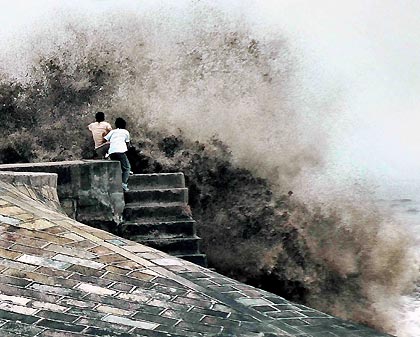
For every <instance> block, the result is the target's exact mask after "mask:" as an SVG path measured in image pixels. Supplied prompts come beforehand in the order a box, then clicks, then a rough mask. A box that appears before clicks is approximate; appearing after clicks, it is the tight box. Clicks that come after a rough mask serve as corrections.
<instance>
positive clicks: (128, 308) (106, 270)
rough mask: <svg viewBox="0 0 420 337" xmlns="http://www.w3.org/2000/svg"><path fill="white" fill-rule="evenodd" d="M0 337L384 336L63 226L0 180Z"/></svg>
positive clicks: (146, 250) (62, 219)
mask: <svg viewBox="0 0 420 337" xmlns="http://www.w3.org/2000/svg"><path fill="white" fill-rule="evenodd" d="M0 336H2V337H8V336H39V337H58V336H60V337H79V336H156V337H161V336H173V337H175V336H191V337H197V336H240V337H246V336H253V337H257V336H258V337H264V336H300V337H303V336H306V337H309V336H319V337H321V336H322V337H334V336H342V337H343V336H348V337H363V336H365V337H368V336H370V337H374V336H378V337H379V336H386V335H384V334H380V333H377V332H375V331H373V330H371V329H368V328H366V327H363V326H360V325H356V324H352V323H349V322H345V321H342V320H340V319H337V318H335V317H332V316H329V315H326V314H324V313H321V312H319V311H316V310H313V309H310V308H307V307H305V306H302V305H297V304H294V303H291V302H289V301H286V300H284V299H283V298H281V297H278V296H275V295H273V294H270V293H268V292H265V291H261V290H258V289H255V288H253V287H250V286H247V285H245V284H242V283H240V282H237V281H235V280H232V279H229V278H227V277H224V276H222V275H219V274H217V273H215V272H212V271H209V270H208V269H205V268H202V267H199V266H197V265H195V264H192V263H190V262H188V261H185V260H181V259H178V258H174V257H171V256H169V255H167V254H165V253H163V252H160V251H157V250H154V249H153V248H150V247H147V246H144V245H141V244H138V243H135V242H132V241H129V240H125V239H121V238H119V237H116V236H114V235H112V234H109V233H107V232H104V231H101V230H98V229H94V228H91V227H88V226H86V225H83V224H81V223H78V222H76V221H75V220H72V219H69V218H67V217H66V216H64V215H63V214H62V213H58V212H57V211H56V210H53V209H50V208H48V207H47V204H46V203H43V202H42V200H39V198H37V199H31V198H30V197H29V196H27V195H24V194H22V193H21V192H19V191H18V190H17V189H15V188H13V187H12V186H11V185H8V184H4V183H2V182H0Z"/></svg>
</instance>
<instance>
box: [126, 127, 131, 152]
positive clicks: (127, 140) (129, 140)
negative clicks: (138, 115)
mask: <svg viewBox="0 0 420 337" xmlns="http://www.w3.org/2000/svg"><path fill="white" fill-rule="evenodd" d="M125 143H126V144H127V149H129V148H130V147H131V139H130V132H128V131H127V138H126V139H125Z"/></svg>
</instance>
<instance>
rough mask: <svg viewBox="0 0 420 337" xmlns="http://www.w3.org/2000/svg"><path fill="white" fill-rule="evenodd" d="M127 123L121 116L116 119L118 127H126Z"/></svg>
mask: <svg viewBox="0 0 420 337" xmlns="http://www.w3.org/2000/svg"><path fill="white" fill-rule="evenodd" d="M126 125H127V123H126V121H125V120H124V119H122V118H121V117H118V118H117V119H116V120H115V127H116V128H117V129H125V126H126Z"/></svg>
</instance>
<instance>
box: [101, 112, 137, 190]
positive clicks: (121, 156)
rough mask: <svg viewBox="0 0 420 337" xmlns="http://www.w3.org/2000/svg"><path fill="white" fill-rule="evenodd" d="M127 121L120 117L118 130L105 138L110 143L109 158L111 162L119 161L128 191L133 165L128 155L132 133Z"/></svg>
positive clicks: (117, 123) (123, 181)
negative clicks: (127, 126)
mask: <svg viewBox="0 0 420 337" xmlns="http://www.w3.org/2000/svg"><path fill="white" fill-rule="evenodd" d="M126 124H127V123H126V121H125V120H124V119H122V118H120V117H118V118H117V119H116V120H115V127H116V129H114V130H111V131H110V132H109V133H108V134H107V135H106V136H105V137H104V138H105V140H107V141H109V143H110V145H109V150H108V153H109V157H110V158H111V160H118V161H119V162H120V164H121V171H122V188H123V190H124V191H128V184H127V182H128V177H129V176H130V170H131V165H130V162H129V161H128V158H127V155H126V154H125V153H126V152H127V151H128V144H129V143H130V133H129V132H128V131H127V130H126V129H125V128H126Z"/></svg>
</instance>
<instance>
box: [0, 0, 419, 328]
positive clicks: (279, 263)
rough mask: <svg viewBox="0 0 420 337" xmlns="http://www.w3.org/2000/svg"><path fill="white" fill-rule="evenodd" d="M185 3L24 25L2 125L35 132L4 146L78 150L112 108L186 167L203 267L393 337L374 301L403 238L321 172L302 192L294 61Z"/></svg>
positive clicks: (166, 165) (306, 129)
mask: <svg viewBox="0 0 420 337" xmlns="http://www.w3.org/2000/svg"><path fill="white" fill-rule="evenodd" d="M200 6H201V5H199V4H196V5H195V6H194V7H193V9H192V10H191V11H188V10H185V12H183V13H182V17H180V16H177V15H176V13H175V14H171V13H169V11H163V10H161V11H150V10H149V11H145V12H139V13H137V14H127V13H124V12H123V11H121V12H118V13H113V14H112V15H111V14H109V15H108V14H103V13H102V14H100V15H98V16H97V17H90V16H81V15H77V16H74V17H70V18H69V19H63V20H62V18H61V17H60V18H57V19H56V20H54V21H52V23H51V24H50V25H49V24H45V25H41V26H39V27H38V28H37V30H36V31H35V33H33V34H32V35H30V36H28V37H30V40H29V41H28V44H22V45H21V46H19V47H17V48H18V49H17V50H18V51H19V52H18V54H19V55H22V56H24V57H23V58H22V59H25V60H26V63H25V64H19V63H16V60H14V62H15V63H14V62H13V61H11V60H8V64H9V65H10V66H9V67H8V68H7V69H6V71H7V72H8V73H9V74H7V75H6V74H5V75H4V78H5V80H4V83H5V84H4V85H5V86H6V87H7V86H9V87H12V86H16V88H17V89H16V91H13V92H12V93H9V94H5V95H3V96H4V97H6V96H7V97H8V98H12V99H11V100H10V101H8V102H7V107H8V109H3V110H2V118H3V115H7V116H9V117H10V118H11V120H12V121H13V123H15V124H16V125H21V124H19V123H21V122H22V121H21V119H19V118H17V119H13V118H14V117H16V116H18V113H21V114H25V113H26V114H27V115H30V116H31V117H33V118H34V119H35V120H34V123H33V128H34V131H35V130H37V131H38V132H37V135H36V138H35V141H34V142H33V143H32V144H28V143H22V142H23V141H20V142H21V143H20V144H19V146H16V144H17V143H18V142H19V140H18V138H19V136H20V137H21V138H22V139H31V136H28V134H27V132H28V131H27V130H12V132H13V134H12V135H11V138H10V139H15V141H13V142H12V143H11V144H6V145H7V146H9V147H3V149H2V150H3V153H5V151H6V150H7V149H8V151H9V152H10V151H11V152H10V153H12V152H13V151H12V150H14V151H15V152H16V153H17V154H16V155H20V156H21V157H22V158H23V159H25V158H24V157H25V153H21V152H19V151H21V150H22V149H23V148H25V149H32V150H33V151H32V152H33V153H32V154H31V156H29V155H27V156H26V157H27V158H29V159H31V160H45V159H54V160H59V159H66V158H71V157H72V156H73V157H75V158H78V157H80V156H82V155H83V154H84V153H83V151H84V150H85V148H86V146H85V145H82V144H85V143H87V142H88V140H87V139H86V137H85V136H84V135H83V132H82V131H83V130H84V128H85V125H86V124H87V122H88V120H89V118H90V116H91V115H93V113H94V112H95V111H97V110H105V111H106V112H107V116H108V117H109V118H111V119H112V118H114V117H116V116H118V115H121V114H122V115H124V116H126V117H127V118H129V120H130V122H131V124H130V125H131V130H130V131H132V133H133V135H135V136H136V137H137V138H138V139H140V140H141V142H142V144H141V145H142V147H141V148H140V149H139V151H140V150H141V151H143V153H142V154H141V155H142V156H143V157H142V158H143V159H144V158H145V157H147V160H148V161H149V163H150V162H152V161H154V163H158V164H159V165H157V164H154V165H155V166H153V167H159V169H160V170H162V169H163V170H164V169H172V170H173V169H181V170H183V171H185V172H186V175H187V178H188V179H189V181H190V183H191V185H190V187H191V189H192V190H193V191H192V194H193V197H194V198H195V200H192V206H196V208H195V209H193V211H194V215H195V216H197V219H198V220H199V221H200V226H201V229H200V231H201V234H202V236H203V239H204V241H206V240H207V242H205V243H204V246H205V247H206V248H207V249H208V255H209V258H210V261H211V262H212V263H213V264H214V266H215V267H216V268H218V269H219V270H221V271H223V272H226V273H229V274H230V275H233V276H237V277H238V278H240V279H241V280H243V281H247V282H251V283H254V284H261V285H267V287H268V288H269V289H270V290H272V291H277V292H279V293H282V294H284V295H287V296H289V297H292V298H294V299H296V300H300V301H305V302H306V303H308V304H310V305H314V306H317V307H318V308H321V309H323V310H328V311H330V312H332V313H334V314H337V315H340V316H342V317H345V318H348V319H354V320H358V321H361V322H365V323H369V324H371V325H374V326H376V327H378V328H381V329H383V330H388V331H393V326H394V325H395V322H394V321H393V319H392V315H391V314H389V312H387V309H388V308H395V307H397V304H398V301H399V298H400V297H399V295H400V294H401V293H402V292H404V291H405V290H406V289H407V288H408V285H409V284H410V282H411V280H412V279H413V278H414V276H413V268H412V260H411V259H410V257H409V252H408V251H407V250H406V247H407V245H408V243H407V241H406V240H407V239H406V238H405V237H404V235H403V233H401V232H399V231H395V226H396V224H395V223H392V220H389V221H391V222H389V221H388V220H385V217H384V215H383V214H382V211H381V210H379V209H377V208H375V207H374V205H373V204H371V203H369V202H366V201H367V200H368V199H369V198H368V197H361V196H358V195H356V196H355V195H353V194H352V191H346V193H345V194H346V195H348V196H349V197H346V196H344V197H343V196H342V197H340V198H332V197H328V196H325V195H326V193H324V192H325V190H327V189H329V190H334V186H331V185H329V184H331V181H328V183H326V184H320V185H318V186H317V188H319V190H322V191H323V193H319V195H318V197H319V198H318V199H319V200H317V201H316V202H315V201H312V200H311V198H309V196H310V194H309V193H308V194H307V195H306V194H305V189H304V188H303V187H302V182H303V181H305V183H310V181H308V180H306V177H307V174H308V172H309V173H310V172H313V171H316V170H318V172H321V175H322V170H323V169H324V167H325V165H326V164H327V163H326V157H325V154H326V153H327V152H328V130H327V129H326V128H325V127H324V123H323V121H324V120H328V118H329V116H328V114H326V112H325V110H322V111H318V110H316V107H317V105H316V104H314V108H313V109H311V110H309V111H310V113H308V110H307V109H304V108H302V107H301V106H300V104H299V103H300V99H302V98H304V97H305V93H304V92H305V88H302V87H301V84H300V83H299V81H298V80H297V78H298V77H297V76H296V72H298V71H299V66H298V62H299V60H298V56H297V55H293V53H292V52H291V51H290V49H289V47H288V42H287V40H286V39H285V38H282V37H281V36H280V37H279V36H275V37H273V36H268V37H266V38H264V39H261V38H255V37H254V36H253V31H252V27H249V26H247V24H246V22H243V21H242V22H241V21H240V20H238V19H236V18H234V17H227V16H226V15H225V14H224V13H223V12H219V11H217V10H215V9H214V8H212V7H211V6H207V5H203V6H204V7H200ZM11 70H15V72H13V71H11ZM6 77H9V82H8V80H7V79H6ZM10 78H12V84H11V82H10ZM3 96H2V97H3ZM308 99H309V98H308V97H306V98H305V100H306V101H307V100H308ZM9 108H10V109H9ZM25 109H26V110H25ZM70 126H71V127H70ZM3 127H6V125H3ZM6 130H7V128H6ZM40 131H41V132H40ZM8 132H9V133H10V131H8ZM24 133H25V134H24ZM162 134H164V135H165V134H166V135H171V134H173V135H174V136H173V137H174V138H173V139H175V140H174V142H175V143H176V142H178V143H179V144H182V145H180V146H179V148H180V149H179V150H177V151H173V152H172V153H171V154H170V155H169V154H168V153H167V152H165V146H164V143H165V139H168V138H165V139H163V140H162V139H161V138H160V143H159V144H155V143H154V140H158V139H159V137H158V136H156V135H162ZM153 137H155V138H153ZM63 138H65V139H66V140H69V141H66V142H63ZM196 140H197V141H199V142H200V143H194V141H196ZM315 140H316V141H315ZM83 142H85V143H83ZM166 142H168V141H167V140H166ZM87 144H88V143H87ZM162 144H163V145H162ZM162 149H163V150H162ZM159 150H160V151H161V152H159ZM162 151H163V152H162ZM163 154H166V155H167V156H164V155H163ZM11 158H16V156H15V157H11ZM9 159H10V158H9ZM257 177H259V178H257ZM295 187H296V189H295ZM194 189H195V192H194ZM289 189H292V190H294V191H295V193H294V194H290V195H287V194H285V193H284V192H287V191H288V190H289ZM222 192H223V193H222ZM315 199H316V198H315ZM365 199H366V200H365ZM198 206H200V207H198ZM228 206H229V207H228ZM391 234H392V237H390V235H391ZM219 249H221V251H223V252H225V254H224V256H223V257H222V256H221V255H222V254H220V253H219V254H216V253H215V252H216V251H219ZM238 259H240V261H238ZM267 279H269V280H270V282H267V281H266V280H267ZM384 294H387V296H386V297H384Z"/></svg>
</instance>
